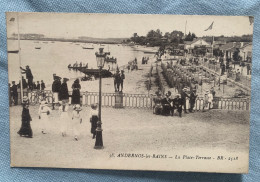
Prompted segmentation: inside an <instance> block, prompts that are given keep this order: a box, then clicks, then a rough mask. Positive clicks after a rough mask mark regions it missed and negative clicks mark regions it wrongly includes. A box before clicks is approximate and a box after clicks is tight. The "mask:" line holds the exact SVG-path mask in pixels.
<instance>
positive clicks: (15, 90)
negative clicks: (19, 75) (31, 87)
mask: <svg viewBox="0 0 260 182" xmlns="http://www.w3.org/2000/svg"><path fill="white" fill-rule="evenodd" d="M12 84H13V85H12V87H11V92H12V96H13V101H14V105H15V106H16V105H17V104H18V91H17V85H16V84H15V81H12Z"/></svg>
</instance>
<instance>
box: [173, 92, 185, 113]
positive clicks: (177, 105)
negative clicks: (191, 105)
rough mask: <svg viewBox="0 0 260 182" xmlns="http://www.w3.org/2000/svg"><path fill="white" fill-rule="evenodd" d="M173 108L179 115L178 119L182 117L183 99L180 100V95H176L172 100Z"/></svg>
mask: <svg viewBox="0 0 260 182" xmlns="http://www.w3.org/2000/svg"><path fill="white" fill-rule="evenodd" d="M173 104H174V108H176V109H177V112H178V113H179V117H182V105H183V99H181V98H180V94H177V95H176V98H175V99H173Z"/></svg>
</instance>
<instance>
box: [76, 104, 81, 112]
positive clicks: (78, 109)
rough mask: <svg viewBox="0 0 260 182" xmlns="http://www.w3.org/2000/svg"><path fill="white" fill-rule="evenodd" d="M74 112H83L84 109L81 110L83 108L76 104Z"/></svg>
mask: <svg viewBox="0 0 260 182" xmlns="http://www.w3.org/2000/svg"><path fill="white" fill-rule="evenodd" d="M74 110H75V111H81V110H82V109H81V107H80V105H79V104H76V105H75V106H74Z"/></svg>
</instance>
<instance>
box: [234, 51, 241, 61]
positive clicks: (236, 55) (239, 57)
mask: <svg viewBox="0 0 260 182" xmlns="http://www.w3.org/2000/svg"><path fill="white" fill-rule="evenodd" d="M239 52H240V51H239V49H238V48H236V50H235V51H234V53H233V60H234V61H235V62H238V61H240V60H241V59H242V57H241V56H239Z"/></svg>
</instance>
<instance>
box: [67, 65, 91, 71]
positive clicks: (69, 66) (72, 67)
mask: <svg viewBox="0 0 260 182" xmlns="http://www.w3.org/2000/svg"><path fill="white" fill-rule="evenodd" d="M68 68H69V69H75V70H82V69H86V68H88V64H87V65H86V66H73V65H71V64H69V65H68Z"/></svg>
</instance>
